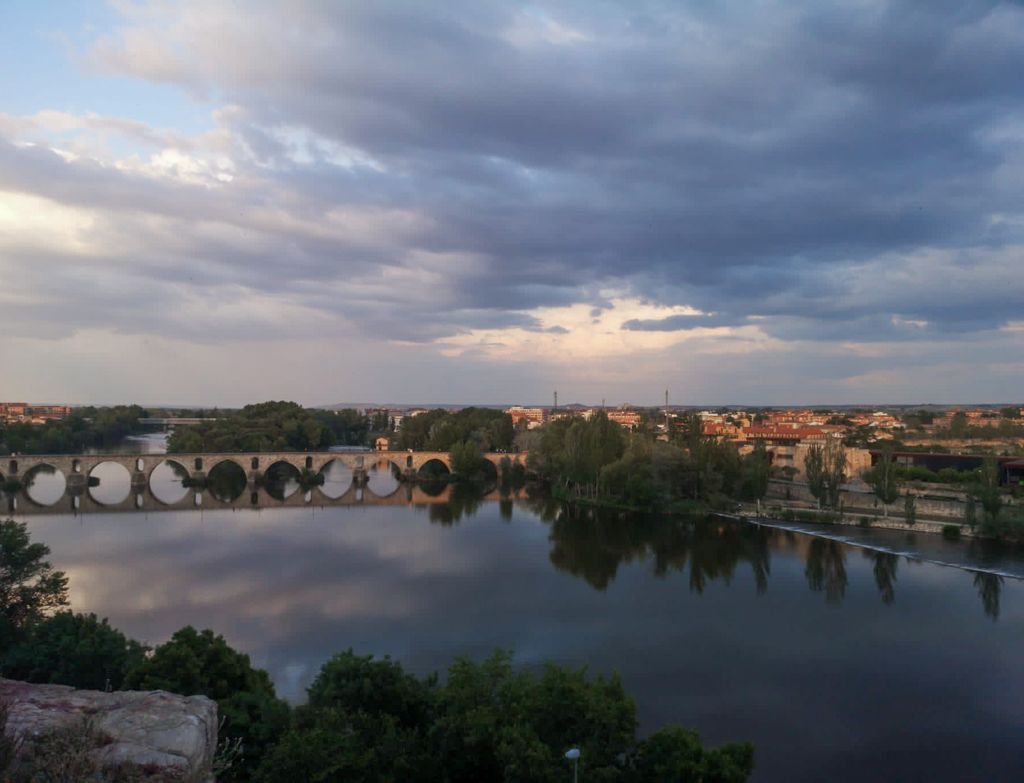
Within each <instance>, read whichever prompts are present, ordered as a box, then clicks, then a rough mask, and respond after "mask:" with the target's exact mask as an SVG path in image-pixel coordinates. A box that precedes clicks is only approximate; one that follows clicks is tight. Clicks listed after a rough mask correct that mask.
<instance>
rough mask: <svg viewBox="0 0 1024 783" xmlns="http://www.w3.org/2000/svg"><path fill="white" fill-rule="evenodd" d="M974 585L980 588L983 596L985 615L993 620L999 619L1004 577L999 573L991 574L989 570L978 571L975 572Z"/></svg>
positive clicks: (980, 594) (982, 603) (980, 593)
mask: <svg viewBox="0 0 1024 783" xmlns="http://www.w3.org/2000/svg"><path fill="white" fill-rule="evenodd" d="M974 586H975V587H976V588H977V589H978V595H979V596H980V597H981V605H982V608H984V610H985V615H986V616H987V617H991V618H992V619H993V620H998V619H999V594H1000V593H1001V592H1002V590H1003V577H1001V576H999V574H990V573H988V572H987V571H976V572H975V574H974Z"/></svg>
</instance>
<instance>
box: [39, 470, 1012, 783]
mask: <svg viewBox="0 0 1024 783" xmlns="http://www.w3.org/2000/svg"><path fill="white" fill-rule="evenodd" d="M167 480H171V479H170V478H168V479H167ZM25 520H26V521H27V522H28V524H29V526H30V530H31V533H32V536H33V539H34V540H37V541H42V542H45V543H46V544H48V545H49V546H50V548H51V550H52V556H51V560H52V562H53V564H54V565H55V566H56V567H58V568H60V569H62V570H64V571H66V572H67V573H68V576H69V577H70V584H71V603H72V606H73V608H74V609H76V610H79V611H87V612H96V613H97V614H99V615H101V616H104V617H108V618H109V619H110V621H111V623H112V624H113V625H115V626H116V627H118V628H120V629H122V630H123V631H125V632H126V633H127V634H129V635H130V636H133V637H135V638H138V639H141V640H145V641H147V642H149V643H152V644H155V643H160V642H162V641H164V640H166V639H167V638H168V637H169V636H170V635H171V633H173V631H174V630H176V629H177V628H179V627H181V626H183V625H186V624H192V625H195V626H197V627H210V628H214V629H215V630H217V631H218V632H220V633H223V634H224V635H225V636H226V637H227V639H228V641H229V642H230V643H231V644H232V645H234V646H236V647H238V648H240V649H242V650H244V651H245V652H247V653H249V654H250V655H251V656H252V658H253V661H254V663H255V664H256V665H258V666H261V667H264V668H266V669H268V670H269V671H270V673H271V675H272V677H273V679H274V682H275V683H276V685H277V688H278V690H279V692H280V693H281V694H282V695H283V696H285V697H287V698H289V699H292V700H296V701H299V700H301V699H302V695H303V689H304V687H305V686H306V685H307V684H308V683H309V681H310V680H311V678H312V677H313V676H314V674H315V673H316V671H317V669H318V668H319V666H320V665H321V664H322V663H323V662H324V661H325V660H326V659H327V658H328V657H329V656H330V655H332V654H333V653H335V652H337V651H339V650H343V649H345V648H347V647H353V648H354V649H355V650H357V651H358V652H362V653H374V654H378V655H382V654H390V655H392V656H394V657H396V658H398V659H400V660H401V661H402V663H403V664H404V665H405V666H406V667H407V668H408V669H410V670H411V671H414V672H416V673H419V674H426V673H428V672H431V671H435V670H442V671H443V670H444V669H445V668H446V667H447V665H448V664H449V663H450V661H451V660H452V658H453V657H454V656H456V655H470V656H473V657H475V658H479V657H482V656H485V655H487V654H488V653H489V652H491V651H492V650H493V649H494V648H495V647H504V648H512V649H513V650H514V651H515V657H516V660H517V661H518V662H519V663H521V664H523V665H527V666H533V665H537V664H539V663H540V662H541V661H544V660H553V661H557V662H559V663H563V664H568V665H572V666H582V665H588V666H589V667H590V668H591V670H592V671H595V672H610V671H618V672H620V673H621V675H622V677H623V680H624V683H625V685H626V687H627V688H628V690H629V691H630V693H632V694H633V696H634V697H635V699H636V702H637V707H638V714H639V717H640V721H641V731H645V732H646V731H650V730H652V729H654V728H656V727H658V726H659V725H661V724H664V723H667V722H678V723H682V724H684V725H687V726H691V727H694V728H696V729H697V730H698V731H700V733H701V735H702V736H703V737H704V739H705V740H706V741H709V742H711V743H719V742H723V741H726V740H731V739H737V740H739V739H742V740H751V741H752V742H754V743H755V746H756V756H757V768H756V771H755V775H754V778H753V779H754V780H759V781H793V780H807V781H812V780H814V781H817V780H831V781H863V780H879V779H885V780H940V779H941V780H1020V779H1022V778H1024V751H1022V750H1021V732H1022V730H1024V700H1022V699H1021V698H1020V694H1021V692H1022V686H1024V672H1022V668H1021V665H1020V654H1021V651H1022V650H1024V583H1022V582H1021V581H1019V580H1018V579H1017V578H1015V575H1020V574H1024V569H1022V568H1021V561H1020V560H1019V558H1018V557H1017V556H1015V555H1014V554H1013V553H1001V554H998V555H993V554H992V553H990V552H980V553H979V550H977V549H975V550H971V548H970V546H969V545H967V544H952V543H949V542H942V541H941V540H940V539H937V538H936V537H933V536H928V535H927V534H917V535H915V534H910V535H907V534H903V533H886V534H885V535H882V536H878V535H875V534H876V533H882V532H883V531H867V532H866V533H864V534H863V536H865V537H866V540H854V539H855V538H856V536H857V535H861V534H859V533H857V532H856V531H855V532H854V533H852V534H851V536H852V538H851V537H849V536H845V534H844V535H839V536H837V535H836V534H835V533H834V532H832V533H826V534H825V535H819V534H818V532H816V531H815V530H810V531H807V530H800V529H780V528H776V527H770V526H762V527H757V526H754V525H750V524H747V523H740V522H730V521H727V520H717V519H711V520H704V521H681V520H670V519H664V518H642V517H630V516H626V515H620V514H573V513H570V512H568V511H566V510H564V509H561V508H560V507H559V506H558V505H557V504H554V503H551V502H549V501H545V500H542V499H533V500H531V499H529V498H527V497H521V498H520V499H517V500H507V501H505V502H491V503H486V502H485V503H479V504H477V503H473V502H470V503H466V502H457V503H451V504H440V505H431V506H422V507H417V506H372V505H371V506H365V507H362V506H360V507H350V508H345V507H330V508H319V507H316V506H315V505H313V506H310V507H306V508H276V509H273V508H265V509H262V510H248V509H240V510H234V511H232V510H217V511H208V510H207V511H202V510H198V509H197V510H195V511H162V512H150V513H132V512H128V513H117V514H113V513H111V514H106V513H98V514H87V515H80V516H69V515H57V514H54V515H46V514H43V515H35V514H33V515H30V516H26V517H25ZM840 538H850V540H839V539H840ZM965 566H969V567H970V568H974V569H980V570H969V568H966V567H965Z"/></svg>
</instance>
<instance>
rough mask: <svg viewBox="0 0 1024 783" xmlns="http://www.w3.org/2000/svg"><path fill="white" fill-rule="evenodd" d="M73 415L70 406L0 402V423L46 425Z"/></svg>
mask: <svg viewBox="0 0 1024 783" xmlns="http://www.w3.org/2000/svg"><path fill="white" fill-rule="evenodd" d="M70 415H71V406H70V405H29V404H28V403H24V402H0V422H4V423H5V424H45V423H46V422H48V421H57V420H59V419H63V418H66V417H67V416H70Z"/></svg>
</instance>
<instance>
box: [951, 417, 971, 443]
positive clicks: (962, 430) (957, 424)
mask: <svg viewBox="0 0 1024 783" xmlns="http://www.w3.org/2000/svg"><path fill="white" fill-rule="evenodd" d="M968 432H969V429H968V423H967V414H966V413H964V412H963V411H957V412H956V413H954V414H953V418H952V419H950V420H949V434H950V435H952V436H953V437H954V438H966V437H967V435H968Z"/></svg>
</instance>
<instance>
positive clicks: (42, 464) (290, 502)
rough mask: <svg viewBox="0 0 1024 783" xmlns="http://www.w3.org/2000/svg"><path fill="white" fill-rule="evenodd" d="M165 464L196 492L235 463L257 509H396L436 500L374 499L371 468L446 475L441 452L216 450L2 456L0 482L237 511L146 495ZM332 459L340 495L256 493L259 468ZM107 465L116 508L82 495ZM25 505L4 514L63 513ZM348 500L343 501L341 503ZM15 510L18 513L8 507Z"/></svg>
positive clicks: (495, 457) (515, 458) (134, 505)
mask: <svg viewBox="0 0 1024 783" xmlns="http://www.w3.org/2000/svg"><path fill="white" fill-rule="evenodd" d="M526 456H527V455H526V453H525V452H519V453H514V454H505V453H501V452H487V453H484V454H482V455H481V457H482V458H483V459H484V460H486V461H487V462H489V463H490V464H491V465H493V466H494V469H495V473H496V474H497V475H501V473H502V472H503V471H504V470H506V469H508V468H511V467H512V466H513V465H523V466H525V464H526ZM164 462H168V463H171V464H172V465H177V466H178V467H179V468H180V469H181V472H183V473H185V474H187V475H188V476H189V477H190V478H191V479H192V480H193V481H194V482H195V483H196V484H197V485H198V486H199V487H202V486H203V485H204V484H205V483H206V479H207V477H208V476H209V474H210V472H211V471H213V470H214V469H215V468H217V467H218V466H219V465H224V464H230V465H236V466H238V467H239V468H241V470H242V471H243V473H244V474H245V477H246V482H247V487H246V492H243V496H245V495H246V493H248V497H249V499H250V505H257V504H258V503H259V500H260V498H261V497H262V496H265V498H264V501H263V503H264V505H275V506H302V505H305V504H308V503H315V504H317V505H321V504H329V505H351V504H355V503H363V502H366V500H367V499H369V500H370V501H378V502H379V501H385V500H387V499H388V498H394V501H395V504H408V503H417V502H422V503H431V502H434V503H437V502H444V501H439V500H436V497H437V496H436V495H428V494H427V493H425V492H424V491H423V490H422V489H421V488H419V487H415V486H412V485H410V484H406V485H402V484H400V485H399V487H398V489H396V490H395V491H394V492H392V493H391V494H389V495H387V496H386V497H385V496H378V495H375V494H374V493H373V492H372V491H371V490H370V488H369V487H367V486H366V480H367V476H368V472H369V470H370V468H380V467H391V468H393V469H394V470H395V472H396V473H397V474H398V475H399V476H401V477H402V478H404V479H414V478H416V477H418V476H419V475H420V471H421V470H422V469H423V468H424V467H426V466H427V465H429V464H432V463H434V464H438V465H439V466H441V467H443V468H444V469H445V470H446V471H448V472H449V473H450V472H451V468H452V466H451V459H450V458H449V456H448V454H447V452H441V451H365V452H336V451H318V452H294V451H292V452H259V453H220V454H208V453H204V454H70V455H69V454H60V455H56V454H53V455H47V454H39V455H37V454H32V455H18V456H12V457H6V458H3V459H2V460H0V484H2V483H3V482H4V481H5V480H6V479H18V480H20V481H21V482H22V483H23V484H24V483H25V480H26V479H27V478H30V477H31V476H32V475H33V474H34V473H35V472H36V471H38V470H40V469H44V470H46V471H47V472H55V471H59V472H60V473H61V474H62V475H63V477H64V480H65V491H64V498H62V499H61V500H65V499H66V500H68V503H69V505H70V508H68V509H66V510H70V511H75V512H79V511H90V510H92V511H113V510H124V511H131V510H139V509H142V508H155V507H159V508H167V509H173V508H195V507H196V506H199V505H202V506H203V507H204V508H220V507H223V508H237V507H238V506H239V501H238V500H237V499H236V500H234V501H222V500H218V499H217V498H216V497H215V496H214V495H213V493H211V492H208V491H207V492H204V491H203V490H202V489H195V490H190V491H189V492H188V493H186V496H185V497H184V498H182V499H181V500H180V501H177V502H175V503H164V502H163V501H161V500H160V499H159V498H158V497H156V495H154V494H153V492H152V485H151V480H152V476H153V471H155V470H156V469H157V468H158V467H159V466H160V465H161V464H163V463H164ZM332 462H337V463H339V464H342V465H344V466H345V467H347V468H348V469H349V470H350V471H351V472H352V477H353V481H352V486H351V487H349V489H348V490H347V491H346V493H345V494H344V495H342V497H340V498H330V497H329V496H327V495H325V494H324V493H323V491H322V489H321V488H320V487H315V488H313V489H311V490H307V491H306V492H296V493H295V494H294V495H292V496H290V497H289V498H286V499H285V500H283V501H278V500H274V499H273V498H272V497H271V496H270V495H269V494H267V493H266V492H265V491H264V490H261V489H260V484H261V478H262V476H263V475H264V474H265V473H266V471H268V470H270V469H271V468H273V467H275V466H278V465H282V464H284V465H289V466H291V467H293V468H295V470H297V471H298V472H300V473H302V472H303V471H309V472H312V473H314V474H315V473H319V472H321V471H322V470H323V469H324V468H326V467H327V466H328V465H329V464H331V463H332ZM104 463H113V464H115V465H120V466H122V467H123V468H124V469H125V470H126V471H127V472H128V475H129V477H130V480H131V488H130V491H129V493H128V497H127V498H125V499H124V500H123V501H121V502H120V503H114V504H104V503H101V502H100V501H98V500H96V499H94V498H93V496H92V495H91V494H90V493H89V491H88V486H89V477H90V474H91V473H92V472H93V471H94V470H95V469H96V467H97V466H99V465H101V464H104ZM19 495H20V496H21V499H22V500H23V501H24V503H16V502H14V499H13V498H10V499H9V501H10V502H8V504H7V505H8V511H11V512H15V511H16V512H17V513H24V512H25V507H35V508H38V509H39V512H37V513H47V512H50V513H52V512H53V511H60V510H62V509H61V508H60V507H61V500H58V501H57V502H56V503H55V504H54V505H49V506H47V505H42V504H39V503H37V502H36V501H34V500H32V498H31V497H30V496H29V495H28V492H27V491H25V490H22V492H20V493H19ZM346 498H347V500H346ZM14 506H18V508H17V509H16V508H14Z"/></svg>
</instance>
